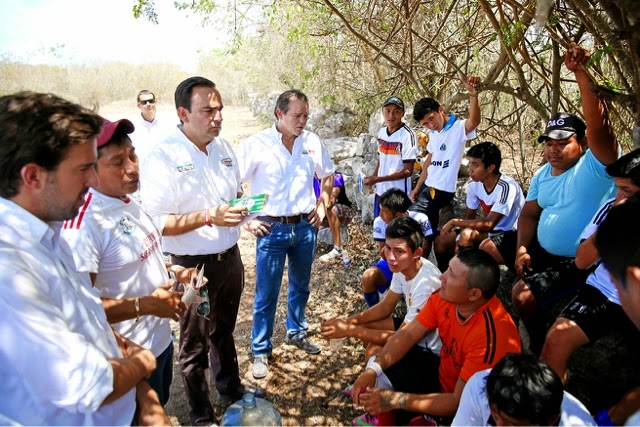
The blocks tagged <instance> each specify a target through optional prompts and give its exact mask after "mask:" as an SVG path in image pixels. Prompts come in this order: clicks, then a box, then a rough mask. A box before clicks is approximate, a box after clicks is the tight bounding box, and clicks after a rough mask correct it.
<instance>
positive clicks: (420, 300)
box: [389, 258, 442, 354]
mask: <svg viewBox="0 0 640 427" xmlns="http://www.w3.org/2000/svg"><path fill="white" fill-rule="evenodd" d="M420 262H421V263H422V267H420V271H418V274H416V277H414V278H413V279H411V280H407V279H406V277H405V276H404V275H403V274H402V273H393V277H392V278H391V285H389V290H390V291H391V292H395V293H396V294H400V295H403V296H404V298H405V301H406V303H407V314H406V315H405V316H404V323H406V324H408V323H411V321H413V319H415V318H416V317H417V316H418V313H419V312H420V310H422V307H424V305H425V304H426V303H427V300H428V299H429V296H430V295H431V294H432V293H433V292H435V291H436V290H438V289H440V270H438V267H436V266H435V265H433V264H432V263H431V262H429V261H427V260H426V259H425V258H420ZM418 345H419V346H421V347H426V348H428V349H430V350H431V351H433V352H434V353H435V354H440V349H441V348H442V341H440V336H439V335H438V330H437V329H436V330H434V331H431V332H430V333H429V334H428V335H427V336H426V337H424V338H423V339H422V340H420V342H418Z"/></svg>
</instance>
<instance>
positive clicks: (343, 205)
mask: <svg viewBox="0 0 640 427" xmlns="http://www.w3.org/2000/svg"><path fill="white" fill-rule="evenodd" d="M313 189H314V191H315V193H316V198H318V197H319V196H320V180H319V179H318V178H314V179H313ZM329 201H330V203H331V204H330V206H328V207H327V217H326V220H327V222H328V223H329V228H330V230H331V236H332V237H333V249H332V250H331V251H329V252H327V253H326V254H324V255H322V256H321V257H320V258H319V259H320V261H322V262H327V261H331V260H333V259H336V258H342V259H343V260H344V261H345V262H347V261H348V260H349V255H348V254H347V250H346V249H344V248H343V247H342V240H341V236H340V226H342V225H345V224H349V223H350V222H351V221H352V220H353V217H354V216H355V211H354V210H353V207H352V205H351V200H349V198H348V197H347V193H346V192H345V189H344V177H343V176H342V174H341V173H337V172H336V173H334V174H333V189H332V190H331V195H330V199H329Z"/></svg>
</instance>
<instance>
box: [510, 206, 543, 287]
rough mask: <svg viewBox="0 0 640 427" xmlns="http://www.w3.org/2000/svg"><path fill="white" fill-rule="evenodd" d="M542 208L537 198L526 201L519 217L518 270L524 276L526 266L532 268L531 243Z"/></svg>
mask: <svg viewBox="0 0 640 427" xmlns="http://www.w3.org/2000/svg"><path fill="white" fill-rule="evenodd" d="M541 214H542V208H541V207H540V206H539V205H538V201H537V200H530V201H528V202H525V204H524V206H523V207H522V211H521V212H520V217H519V218H518V242H517V244H516V266H515V267H516V271H517V272H518V275H519V276H520V277H522V275H523V274H524V271H525V268H526V269H531V256H530V255H529V254H528V249H529V245H531V242H532V241H533V239H534V237H535V235H536V232H537V231H538V221H539V220H540V215H541Z"/></svg>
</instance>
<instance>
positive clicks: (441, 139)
mask: <svg viewBox="0 0 640 427" xmlns="http://www.w3.org/2000/svg"><path fill="white" fill-rule="evenodd" d="M452 118H453V119H455V116H453V115H450V116H449V120H452ZM465 123H466V120H455V122H453V123H452V124H451V125H449V122H448V123H447V124H445V126H444V127H443V128H442V130H441V131H440V132H438V131H434V130H432V131H429V143H428V144H427V150H428V151H429V153H431V164H430V165H429V167H428V169H427V173H428V175H427V179H426V181H425V185H426V186H428V187H431V188H435V189H436V190H440V191H447V192H449V193H455V191H456V183H457V182H458V171H459V170H460V163H461V162H462V155H463V154H464V146H465V144H466V142H467V141H468V140H470V139H473V138H475V137H476V131H475V129H474V130H472V131H471V132H469V133H467V131H466V129H465V128H464V125H465Z"/></svg>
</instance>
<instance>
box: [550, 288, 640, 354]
mask: <svg viewBox="0 0 640 427" xmlns="http://www.w3.org/2000/svg"><path fill="white" fill-rule="evenodd" d="M558 317H564V318H565V319H569V320H573V321H574V322H575V323H576V324H577V325H578V326H580V329H582V331H583V332H584V333H585V335H586V336H587V338H589V341H590V342H592V343H593V342H595V341H597V340H598V339H600V338H602V337H604V336H607V335H611V334H612V333H614V332H622V333H623V334H624V335H633V334H635V333H636V332H637V331H636V328H635V326H634V325H633V323H631V320H629V318H628V317H627V315H626V314H624V311H623V310H622V307H620V305H618V304H616V303H614V302H611V301H609V300H608V299H607V297H606V296H604V294H603V293H602V292H600V291H599V290H598V289H596V288H594V287H593V286H591V285H584V286H582V287H581V288H580V289H579V290H578V295H576V297H575V298H574V299H573V300H571V302H570V303H569V304H568V305H567V306H566V307H565V308H564V309H563V310H562V313H560V316H558Z"/></svg>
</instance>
